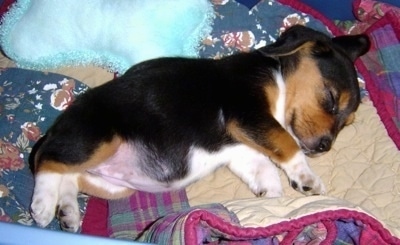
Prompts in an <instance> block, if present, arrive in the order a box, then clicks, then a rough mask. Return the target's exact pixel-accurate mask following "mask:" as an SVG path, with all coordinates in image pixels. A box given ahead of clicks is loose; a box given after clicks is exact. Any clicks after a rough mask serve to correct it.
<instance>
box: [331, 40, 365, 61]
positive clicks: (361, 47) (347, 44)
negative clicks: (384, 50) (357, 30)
mask: <svg viewBox="0 0 400 245" xmlns="http://www.w3.org/2000/svg"><path fill="white" fill-rule="evenodd" d="M332 41H333V43H334V44H335V45H337V46H339V47H340V48H341V49H343V50H344V51H345V53H346V54H347V55H348V56H349V57H350V59H351V60H352V61H355V60H356V59H357V58H358V57H360V56H361V55H363V54H365V53H366V52H368V50H369V47H370V45H371V42H370V40H369V38H368V36H367V35H364V34H362V35H353V36H339V37H335V38H332Z"/></svg>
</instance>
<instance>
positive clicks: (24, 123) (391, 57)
mask: <svg viewBox="0 0 400 245" xmlns="http://www.w3.org/2000/svg"><path fill="white" fill-rule="evenodd" d="M5 2H12V1H5ZM212 2H213V5H214V6H213V7H214V11H215V19H214V24H213V30H212V32H211V33H210V35H208V36H207V37H205V38H204V41H203V42H202V44H201V46H200V48H199V53H200V55H201V56H202V57H207V58H215V59H218V58H219V57H221V56H225V55H229V54H231V53H235V52H246V51H248V50H251V49H254V48H257V47H259V46H262V45H265V44H268V43H270V42H273V41H274V40H275V39H276V37H277V36H278V35H279V34H280V33H281V32H282V31H283V30H285V28H287V27H288V26H291V25H293V24H303V25H307V26H310V27H312V28H315V29H318V30H321V31H324V32H326V33H328V34H332V35H339V34H341V33H342V30H343V31H348V32H356V31H357V30H366V31H367V33H368V34H369V35H370V37H371V38H372V40H373V48H372V51H371V52H370V53H369V54H368V55H366V56H365V57H363V59H360V60H359V61H358V63H357V69H358V71H359V75H360V76H359V80H360V87H361V93H362V94H361V95H362V100H363V102H362V104H361V105H360V108H359V110H358V111H357V115H356V120H355V123H354V124H352V125H351V126H348V127H346V128H345V129H344V130H343V131H342V132H341V134H340V135H339V137H338V139H337V142H336V143H335V145H334V146H333V148H332V150H331V151H330V152H329V153H327V154H326V155H324V156H322V157H319V158H314V159H310V163H311V165H312V168H313V169H314V170H315V171H316V172H317V173H318V174H319V175H320V176H321V178H322V180H323V181H324V182H325V184H326V186H327V190H328V196H326V197H324V196H312V197H304V196H302V195H301V194H299V193H297V192H295V191H293V190H292V189H291V188H290V186H289V184H288V183H287V182H285V181H284V180H285V179H284V176H283V175H282V181H283V183H284V185H285V189H284V191H285V197H282V198H276V199H263V198H261V199H260V198H254V195H253V194H252V193H251V192H250V191H249V190H248V188H247V186H246V185H245V184H243V183H242V182H241V181H240V180H239V179H238V178H237V177H236V176H234V175H233V174H232V173H230V172H229V170H227V169H225V168H222V169H219V170H218V171H217V172H216V173H215V174H213V175H210V176H207V177H206V178H204V179H203V180H201V181H199V182H197V183H195V184H193V185H191V186H189V187H188V188H187V189H186V190H181V191H178V192H171V193H160V194H149V193H140V192H139V193H136V194H135V195H133V196H131V197H130V198H128V199H123V200H116V201H105V200H101V199H96V198H89V199H88V198H87V197H86V196H83V195H82V196H80V207H81V212H82V215H84V219H83V224H82V231H81V232H82V233H86V234H92V235H98V236H107V237H113V238H115V239H128V240H138V241H145V242H154V243H171V244H176V243H188V244H201V243H210V244H220V243H221V244H332V243H333V244H400V240H399V237H400V195H399V190H400V166H399V163H400V153H399V151H398V148H397V147H396V144H397V146H398V145H399V143H400V140H399V139H400V138H399V136H397V135H399V129H398V122H399V119H398V118H399V117H398V115H399V114H398V108H399V107H398V91H399V90H398V79H399V77H398V72H399V68H398V66H397V65H396V58H397V57H399V55H400V54H399V35H398V34H397V33H399V32H398V31H399V26H400V25H399V24H398V18H395V17H394V15H395V13H393V11H395V10H396V9H395V8H392V7H389V8H387V9H386V8H385V9H384V10H385V11H379V14H371V16H374V20H371V19H368V21H366V20H364V19H362V18H361V17H360V18H359V21H358V22H357V23H354V22H352V23H344V24H343V23H337V25H339V26H341V27H343V28H342V30H341V29H339V28H337V27H336V26H335V25H334V24H333V23H332V22H331V21H329V20H327V19H326V18H324V16H322V15H321V14H320V13H318V12H316V11H315V10H313V9H310V8H309V7H307V6H305V5H302V4H301V3H299V2H298V1H293V0H281V1H273V0H264V1H261V2H259V3H258V4H256V5H255V6H251V8H250V9H249V8H247V7H246V6H244V5H242V4H240V3H238V2H235V1H233V0H221V1H217V0H215V1H212ZM361 3H364V1H354V4H355V9H359V7H357V6H361ZM363 6H364V5H363ZM1 7H2V6H1ZM363 8H364V7H363ZM375 9H376V8H375ZM0 11H1V8H0ZM360 13H362V11H360ZM364 13H366V12H364ZM367 13H370V12H367ZM13 66H14V63H13V62H12V61H10V60H9V59H8V58H6V57H3V56H0V67H1V69H0V125H1V126H0V221H5V222H14V223H20V224H23V225H29V226H34V225H35V223H34V222H33V220H32V218H31V216H30V214H29V203H30V197H31V194H32V188H33V179H32V175H31V173H30V171H29V167H28V164H27V159H28V156H29V152H30V150H31V147H32V145H33V144H34V142H35V141H36V140H37V139H38V138H39V137H40V136H41V135H42V134H43V133H44V132H45V130H46V129H47V128H48V127H49V125H50V124H51V122H52V121H53V120H54V119H55V117H56V116H57V115H58V114H59V113H60V112H61V111H62V110H63V109H64V108H65V107H66V106H68V105H69V103H70V102H71V101H72V100H73V99H74V98H75V96H77V95H79V94H80V93H83V92H85V90H86V89H87V87H88V86H97V85H99V84H102V83H104V82H106V81H107V80H109V79H111V78H112V77H113V74H112V73H109V72H107V71H106V70H104V69H100V68H97V67H92V66H90V67H66V68H61V69H57V70H51V72H49V71H32V70H24V69H19V68H10V67H13ZM80 81H82V82H83V83H81V82H80ZM48 228H49V229H54V230H58V229H59V225H58V223H57V221H56V220H54V221H53V222H52V223H51V225H50V226H49V227H48ZM0 243H1V238H0Z"/></svg>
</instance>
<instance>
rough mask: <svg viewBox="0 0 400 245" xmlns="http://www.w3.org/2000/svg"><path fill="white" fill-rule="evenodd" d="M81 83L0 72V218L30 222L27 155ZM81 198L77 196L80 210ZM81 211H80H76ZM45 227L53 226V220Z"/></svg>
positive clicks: (35, 74) (54, 76)
mask: <svg viewBox="0 0 400 245" xmlns="http://www.w3.org/2000/svg"><path fill="white" fill-rule="evenodd" d="M86 89H87V86H85V85H84V84H82V83H80V82H78V81H75V80H74V79H71V78H68V77H65V76H62V75H58V74H53V73H44V72H39V71H30V70H23V69H18V68H5V69H1V70H0V125H1V127H0V221H7V222H14V223H21V224H24V225H34V222H33V220H32V218H31V216H30V213H29V205H30V202H31V195H32V192H33V176H32V173H31V171H30V169H29V161H28V160H29V153H30V152H31V149H32V146H33V145H34V143H35V142H36V141H37V140H38V139H39V138H40V137H41V136H42V134H43V133H45V131H46V129H47V128H48V127H49V126H50V125H51V124H52V123H53V121H54V120H55V118H56V117H57V116H58V115H59V113H60V111H62V110H64V109H65V108H66V107H67V106H68V104H69V103H71V101H72V100H73V99H74V97H75V96H77V95H78V94H80V93H82V92H84V91H86ZM83 203H84V198H81V204H82V205H81V206H82V209H83V207H84V205H83ZM82 211H83V210H82ZM49 228H50V229H59V225H58V224H57V223H56V222H53V223H52V224H50V226H49Z"/></svg>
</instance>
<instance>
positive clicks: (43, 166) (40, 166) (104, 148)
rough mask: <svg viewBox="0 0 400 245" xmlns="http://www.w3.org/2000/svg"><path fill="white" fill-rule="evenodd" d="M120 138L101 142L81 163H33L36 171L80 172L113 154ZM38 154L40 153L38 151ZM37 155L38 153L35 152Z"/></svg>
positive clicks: (119, 142)
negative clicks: (87, 158)
mask: <svg viewBox="0 0 400 245" xmlns="http://www.w3.org/2000/svg"><path fill="white" fill-rule="evenodd" d="M121 143H122V140H121V139H120V138H119V137H114V138H113V139H112V140H111V141H110V142H103V143H102V144H101V145H100V146H99V147H98V148H97V150H96V151H95V152H94V153H93V154H92V155H91V158H90V159H89V160H88V161H86V162H83V163H79V164H76V165H72V164H70V165H67V164H65V163H62V162H56V161H43V162H41V163H37V162H36V163H35V166H36V172H56V173H80V172H84V171H86V170H87V169H89V168H92V167H95V166H97V165H99V164H100V163H102V162H104V161H105V160H107V159H108V158H109V157H111V156H112V155H114V154H115V153H116V152H117V150H118V147H119V146H120V144H121ZM39 154H40V153H39ZM37 155H38V154H37ZM36 161H37V160H36Z"/></svg>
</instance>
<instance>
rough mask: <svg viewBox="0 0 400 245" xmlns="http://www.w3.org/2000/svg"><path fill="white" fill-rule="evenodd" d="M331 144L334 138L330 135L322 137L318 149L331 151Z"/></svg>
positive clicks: (319, 150)
mask: <svg viewBox="0 0 400 245" xmlns="http://www.w3.org/2000/svg"><path fill="white" fill-rule="evenodd" d="M331 146H332V139H331V138H330V137H327V136H324V137H322V138H321V140H320V142H319V144H318V146H317V149H316V150H317V151H318V152H324V151H329V150H330V149H331Z"/></svg>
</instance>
